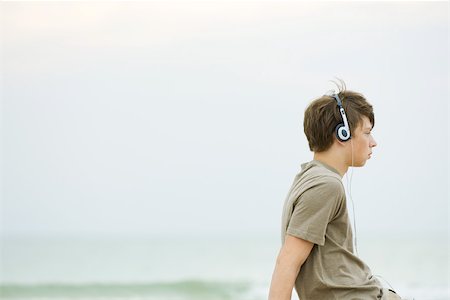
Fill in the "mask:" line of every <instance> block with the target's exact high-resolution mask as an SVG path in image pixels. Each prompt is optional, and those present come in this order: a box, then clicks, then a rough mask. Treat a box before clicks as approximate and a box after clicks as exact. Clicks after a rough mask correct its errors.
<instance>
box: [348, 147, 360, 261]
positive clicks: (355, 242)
mask: <svg viewBox="0 0 450 300" xmlns="http://www.w3.org/2000/svg"><path fill="white" fill-rule="evenodd" d="M350 143H351V145H352V165H351V168H352V173H351V174H350V181H349V180H348V175H347V173H348V172H347V173H345V178H346V179H347V190H348V194H349V196H350V202H351V203H352V212H353V228H354V231H355V234H354V245H355V251H356V256H359V253H358V239H357V232H356V216H355V215H356V213H355V204H354V203H353V198H352V179H353V163H354V162H353V140H352V139H350ZM349 186H350V187H349Z"/></svg>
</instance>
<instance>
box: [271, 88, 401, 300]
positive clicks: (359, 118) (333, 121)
mask: <svg viewBox="0 0 450 300" xmlns="http://www.w3.org/2000/svg"><path fill="white" fill-rule="evenodd" d="M339 89H340V91H339V92H338V93H337V94H332V95H325V96H322V97H320V98H318V99H316V100H314V101H313V102H311V104H310V105H309V106H308V108H307V109H306V110H305V116H304V123H303V126H304V131H305V134H306V138H307V139H308V143H309V148H310V150H311V151H313V152H314V157H313V160H311V161H310V162H307V163H304V164H302V165H301V171H300V173H299V174H297V176H296V177H295V179H294V182H293V184H292V187H291V189H290V191H289V193H288V196H287V198H286V201H285V204H284V208H283V217H282V235H281V236H282V247H281V250H280V252H279V254H278V257H277V261H276V266H275V270H274V272H273V276H272V283H271V286H270V291H269V300H290V299H291V294H292V289H293V287H294V286H295V289H296V291H297V294H298V296H299V298H300V300H356V299H358V300H361V299H362V300H365V299H374V300H377V299H378V300H380V299H382V300H387V299H401V298H400V297H398V296H397V294H395V292H393V291H390V290H387V289H384V288H382V285H381V283H380V282H379V281H378V280H377V279H376V278H375V277H374V276H373V275H372V274H371V271H370V269H369V267H368V266H367V265H366V264H365V263H364V262H363V261H362V260H361V259H359V257H358V256H356V255H355V253H354V249H353V234H352V228H351V224H350V221H349V216H348V212H347V203H346V196H345V190H344V186H343V184H342V177H343V176H344V174H345V173H346V172H347V170H348V168H349V167H362V166H364V165H365V163H366V161H367V160H368V159H370V156H371V154H372V151H373V148H374V147H375V146H376V145H377V143H376V141H375V140H374V138H373V136H372V134H371V130H372V128H373V126H374V125H375V118H374V113H373V108H372V106H371V105H370V104H369V103H368V102H367V100H366V99H365V98H364V96H363V95H362V94H360V93H356V92H353V91H346V90H345V85H344V88H342V87H340V88H339Z"/></svg>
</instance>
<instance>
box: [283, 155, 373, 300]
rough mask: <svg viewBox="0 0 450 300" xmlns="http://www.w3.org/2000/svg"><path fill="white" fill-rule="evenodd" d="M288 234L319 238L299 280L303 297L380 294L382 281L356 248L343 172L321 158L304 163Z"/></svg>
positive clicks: (286, 214) (289, 203)
mask: <svg viewBox="0 0 450 300" xmlns="http://www.w3.org/2000/svg"><path fill="white" fill-rule="evenodd" d="M286 234H289V235H291V236H295V237H298V238H301V239H303V240H306V241H309V242H311V243H314V244H315V245H314V247H313V249H312V251H311V253H310V254H309V256H308V258H307V259H306V261H305V262H304V264H303V266H302V268H301V270H300V273H299V274H298V276H297V279H296V281H295V288H296V290H297V293H298V295H299V297H300V299H323V300H328V299H377V298H378V297H381V295H380V287H381V284H380V282H379V281H378V280H377V279H376V278H374V277H373V276H372V274H371V271H370V269H369V268H368V267H367V265H366V264H365V263H364V262H363V261H361V260H360V259H359V258H358V257H357V256H355V255H354V254H353V244H352V243H353V235H352V229H351V226H350V222H349V218H348V212H347V206H346V197H345V190H344V187H343V185H342V180H341V176H340V174H339V172H338V171H337V170H336V169H334V168H332V167H331V166H328V165H327V164H325V163H323V162H320V161H318V160H312V161H310V162H308V163H304V164H302V170H301V172H300V173H299V174H298V175H297V176H296V177H295V180H294V182H293V184H292V187H291V189H290V191H289V194H288V196H287V198H286V201H285V204H284V209H283V218H282V232H281V236H282V243H283V244H284V239H285V236H286Z"/></svg>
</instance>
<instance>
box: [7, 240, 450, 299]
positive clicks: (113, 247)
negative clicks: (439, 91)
mask: <svg viewBox="0 0 450 300" xmlns="http://www.w3.org/2000/svg"><path fill="white" fill-rule="evenodd" d="M279 247H280V240H279V238H278V237H277V236H275V235H268V236H262V235H259V236H255V235H248V236H244V235H242V236H239V237H236V236H234V237H233V236H220V235H216V236H203V237H202V236H197V237H181V238H180V237H177V238H176V237H173V236H172V237H169V236H166V237H146V238H137V237H135V238H131V237H128V238H95V239H94V238H39V239H38V238H3V239H2V240H1V264H0V298H1V299H16V300H18V299H23V300H31V299H33V300H37V299H39V300H47V299H52V300H63V299H78V300H87V299H96V300H100V299H105V300H106V299H135V300H138V299H142V300H144V299H145V300H207V299H208V300H226V299H229V300H263V299H267V293H268V289H269V285H270V279H271V276H272V271H273V268H274V264H275V259H276V255H277V253H278V251H279ZM358 248H359V256H360V257H361V258H362V259H363V260H364V261H366V263H367V264H368V265H369V266H370V267H371V269H372V271H373V273H374V274H377V275H381V276H382V278H383V280H382V281H384V280H385V282H386V286H388V285H389V284H390V285H391V286H392V287H393V288H394V289H395V290H396V291H397V292H398V293H399V294H400V295H402V297H403V298H405V299H415V300H449V299H450V293H449V246H448V237H447V238H442V237H439V236H429V237H424V238H423V237H421V238H420V239H419V238H412V237H405V236H401V237H398V236H397V237H395V236H391V237H384V236H379V237H377V238H375V237H373V236H371V237H366V238H361V237H359V239H358ZM292 299H297V297H296V295H295V292H293V297H292Z"/></svg>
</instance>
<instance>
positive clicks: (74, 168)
mask: <svg viewBox="0 0 450 300" xmlns="http://www.w3.org/2000/svg"><path fill="white" fill-rule="evenodd" d="M0 7H1V20H2V21H1V26H2V31H1V43H2V44H1V55H2V60H1V64H2V65H1V68H0V69H1V71H2V74H1V75H2V82H1V86H0V87H1V92H2V93H1V96H2V99H1V110H2V115H1V133H2V140H1V154H2V155H1V158H2V162H1V163H2V167H1V168H0V170H1V175H2V180H1V192H2V193H1V220H0V221H1V231H2V234H3V235H9V236H14V235H38V236H42V235H65V236H68V235H83V236H85V235H145V236H152V235H167V234H168V235H198V234H213V233H218V234H237V233H239V234H250V233H253V234H270V235H277V234H278V232H279V228H280V218H281V208H282V205H283V202H284V199H285V196H286V194H287V192H288V190H289V187H290V185H291V183H292V180H293V178H294V176H295V174H296V173H297V172H298V171H299V170H300V164H301V163H303V162H306V161H309V160H310V159H311V158H312V153H311V152H310V151H309V148H308V144H307V141H306V137H305V136H304V134H303V127H302V123H303V112H304V109H305V108H306V106H307V105H308V103H309V102H310V101H311V100H313V99H315V98H317V97H319V96H321V95H323V94H325V93H326V92H327V91H328V90H330V89H332V88H333V87H334V86H333V84H332V83H331V82H330V80H334V79H335V77H338V78H341V79H343V80H344V81H345V82H346V84H347V88H348V89H350V90H355V91H358V92H361V93H362V94H364V95H365V96H366V97H367V99H368V100H369V102H370V103H371V104H373V106H374V110H375V118H376V122H375V123H376V124H375V128H374V130H373V135H374V137H375V139H376V140H377V142H378V146H377V147H376V148H375V149H374V153H373V155H372V158H371V159H370V160H369V161H368V162H367V164H366V166H365V167H364V168H357V169H355V170H354V172H353V177H352V178H353V181H352V198H353V200H354V201H355V206H356V213H357V221H358V229H359V230H361V231H363V232H373V233H385V232H391V233H411V234H423V233H427V234H430V233H438V234H439V233H440V234H442V233H445V234H447V236H448V213H449V211H448V201H449V193H448V186H449V177H448V166H449V157H448V150H449V149H448V138H449V126H448V124H449V123H448V114H449V110H448V102H449V73H448V72H449V56H448V53H449V39H448V35H449V23H448V21H449V18H448V2H438V3H431V2H420V3H419V2H395V3H394V2H378V3H374V2H322V3H316V2H314V3H313V2H276V3H275V2H267V1H265V2H246V3H244V2H232V3H226V2H224V1H220V2H209V3H202V2H168V3H152V2H133V3H130V2H98V3H95V4H93V3H89V2H70V3H69V2H64V3H57V2H45V3H44V2H42V3H38V2H21V3H20V2H2V3H1V4H0ZM349 175H350V174H349ZM345 180H346V179H345V177H344V185H345Z"/></svg>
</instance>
